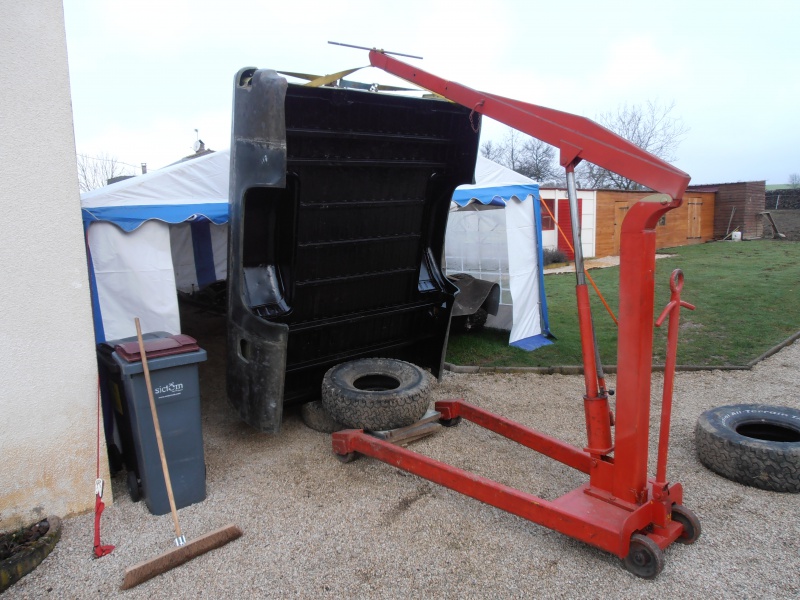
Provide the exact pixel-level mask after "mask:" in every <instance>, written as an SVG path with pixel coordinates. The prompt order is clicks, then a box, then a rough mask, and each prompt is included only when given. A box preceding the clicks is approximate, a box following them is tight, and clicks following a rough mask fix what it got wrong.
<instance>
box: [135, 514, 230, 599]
mask: <svg viewBox="0 0 800 600" xmlns="http://www.w3.org/2000/svg"><path fill="white" fill-rule="evenodd" d="M241 535H242V530H241V529H239V528H238V527H237V526H236V525H226V526H225V527H220V528H219V529H215V530H214V531H211V532H209V533H207V534H205V535H203V536H200V537H199V538H197V539H196V540H192V541H191V542H189V543H187V544H186V545H185V546H180V547H179V548H173V549H172V550H167V551H166V552H164V553H163V554H160V555H159V556H156V557H155V558H152V559H150V560H146V561H144V562H140V563H139V564H138V565H134V566H132V567H130V568H128V569H125V579H124V580H123V581H122V587H121V588H120V589H123V590H127V589H130V588H132V587H134V586H137V585H139V584H140V583H144V582H145V581H147V580H148V579H152V578H153V577H155V576H156V575H160V574H161V573H165V572H166V571H169V570H170V569H174V568H175V567H177V566H180V565H182V564H183V563H185V562H188V561H190V560H192V559H193V558H195V557H197V556H200V555H201V554H205V553H206V552H209V551H210V550H214V549H215V548H219V547H220V546H224V545H225V544H227V543H228V542H232V541H233V540H235V539H236V538H239V537H241Z"/></svg>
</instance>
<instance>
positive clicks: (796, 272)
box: [446, 240, 800, 367]
mask: <svg viewBox="0 0 800 600" xmlns="http://www.w3.org/2000/svg"><path fill="white" fill-rule="evenodd" d="M659 252H666V253H669V254H674V255H675V256H674V257H671V258H664V259H660V260H658V261H656V274H655V276H656V294H655V308H654V313H655V315H654V317H655V318H657V317H658V315H659V314H661V311H662V310H663V309H664V307H665V306H666V305H667V302H669V297H670V291H669V277H670V275H671V274H672V271H673V270H674V269H677V268H680V269H683V272H684V276H685V278H686V280H685V283H684V287H683V292H682V294H681V297H682V299H683V300H685V301H686V302H689V303H691V304H694V305H695V306H696V307H697V310H695V311H689V310H685V309H684V310H682V311H681V330H680V337H679V340H678V364H684V365H689V364H691V365H703V366H731V365H744V364H747V363H748V362H750V361H751V360H753V359H755V358H757V357H758V356H760V355H761V354H763V353H764V352H765V351H767V350H768V349H769V348H771V347H773V346H774V345H776V344H778V343H779V342H781V341H783V340H785V339H786V338H788V337H789V336H791V335H792V334H794V333H796V332H797V331H798V330H799V329H800V244H798V243H792V242H778V241H773V240H756V241H750V242H742V243H735V242H714V243H708V244H700V245H696V246H683V247H679V248H666V249H660V250H659ZM591 275H592V277H593V278H594V280H595V282H596V283H597V286H598V287H599V288H600V291H601V292H602V293H603V295H604V296H605V298H606V301H607V302H608V304H609V305H610V306H611V308H612V310H613V311H614V314H617V315H618V308H619V293H618V283H619V267H609V268H606V269H593V270H592V271H591ZM545 290H546V293H547V304H548V312H549V316H550V330H551V331H552V332H553V333H554V334H555V336H556V337H557V338H558V339H557V340H556V341H555V343H554V344H553V345H551V346H546V347H544V348H540V349H538V350H535V351H534V352H525V351H524V350H520V349H518V348H511V347H509V346H508V333H507V332H498V331H493V330H483V331H480V332H477V333H469V334H453V335H451V336H450V340H449V343H448V348H447V359H446V360H447V361H448V362H451V363H454V364H459V365H480V366H519V367H546V366H558V365H579V364H581V363H582V360H581V349H580V335H579V331H578V314H577V308H576V302H575V275H574V273H565V274H559V275H547V276H546V277H545ZM589 295H590V297H591V299H592V313H593V315H594V321H595V333H596V337H597V342H598V345H599V347H600V356H601V360H602V361H603V364H607V365H614V364H616V363H617V356H616V352H617V328H616V326H615V325H614V322H613V321H612V320H611V317H609V315H608V313H607V312H606V310H605V308H604V307H603V305H602V304H601V302H600V300H599V299H598V298H597V295H596V294H595V293H594V290H590V291H589ZM666 325H667V324H666V323H665V324H664V326H662V327H661V328H660V329H656V330H655V335H654V341H653V362H654V363H655V364H663V362H664V359H665V352H666V333H667V332H666V329H667V326H666Z"/></svg>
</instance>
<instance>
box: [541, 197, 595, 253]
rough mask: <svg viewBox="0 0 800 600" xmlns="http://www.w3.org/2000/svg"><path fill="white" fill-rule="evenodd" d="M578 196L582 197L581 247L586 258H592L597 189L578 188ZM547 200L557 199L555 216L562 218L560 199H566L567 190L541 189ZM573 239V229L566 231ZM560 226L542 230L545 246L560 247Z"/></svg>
mask: <svg viewBox="0 0 800 600" xmlns="http://www.w3.org/2000/svg"><path fill="white" fill-rule="evenodd" d="M577 192H578V198H580V199H581V248H583V256H584V258H591V257H593V256H594V255H595V232H596V230H597V216H596V213H597V191H596V190H577ZM539 193H540V194H541V195H542V198H544V199H545V200H556V203H555V204H556V206H555V212H556V214H555V217H556V220H558V219H560V215H559V214H558V200H566V199H567V198H568V196H567V190H556V189H553V188H549V189H546V190H539ZM566 234H567V236H569V239H570V242H571V241H572V230H571V229H570V230H569V231H567V232H566ZM559 235H560V234H559V233H558V228H556V229H552V230H550V231H543V232H542V245H543V246H544V247H545V248H557V247H558V236H559Z"/></svg>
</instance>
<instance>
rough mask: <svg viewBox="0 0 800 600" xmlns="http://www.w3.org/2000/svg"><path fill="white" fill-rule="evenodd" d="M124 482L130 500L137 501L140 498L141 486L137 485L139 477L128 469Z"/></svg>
mask: <svg viewBox="0 0 800 600" xmlns="http://www.w3.org/2000/svg"><path fill="white" fill-rule="evenodd" d="M126 483H127V484H128V493H129V494H130V496H131V502H138V501H139V500H141V499H142V488H141V486H140V485H139V478H138V477H136V473H134V472H133V471H128V475H127V478H126Z"/></svg>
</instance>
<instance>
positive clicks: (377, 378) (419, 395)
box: [322, 358, 431, 431]
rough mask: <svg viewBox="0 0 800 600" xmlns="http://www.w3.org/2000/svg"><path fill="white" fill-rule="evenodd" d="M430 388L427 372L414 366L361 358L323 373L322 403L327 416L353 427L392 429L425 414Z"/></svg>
mask: <svg viewBox="0 0 800 600" xmlns="http://www.w3.org/2000/svg"><path fill="white" fill-rule="evenodd" d="M430 388H431V378H430V375H428V373H426V372H425V371H424V370H422V369H421V368H420V367H418V366H417V365H413V364H411V363H407V362H404V361H402V360H397V359H393V358H362V359H359V360H353V361H349V362H345V363H341V364H338V365H336V366H334V367H332V368H331V369H329V370H328V372H327V373H325V377H324V378H323V379H322V405H323V406H324V407H325V410H326V411H328V414H330V415H331V417H333V418H334V419H335V420H337V421H339V422H340V423H342V424H344V425H346V426H347V427H350V428H353V429H366V430H370V431H382V430H386V429H396V428H398V427H406V426H408V425H411V424H413V423H415V422H417V421H419V420H420V419H421V418H422V417H423V416H424V415H425V412H426V411H427V410H428V406H429V404H430Z"/></svg>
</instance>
